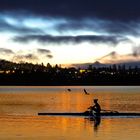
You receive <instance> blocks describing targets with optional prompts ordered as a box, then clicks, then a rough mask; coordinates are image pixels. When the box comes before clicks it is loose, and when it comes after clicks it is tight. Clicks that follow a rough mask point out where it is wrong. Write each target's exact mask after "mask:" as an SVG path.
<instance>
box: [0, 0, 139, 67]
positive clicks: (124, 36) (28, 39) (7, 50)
mask: <svg viewBox="0 0 140 140" xmlns="http://www.w3.org/2000/svg"><path fill="white" fill-rule="evenodd" d="M0 59H6V60H10V61H14V62H32V63H42V62H43V63H44V64H47V63H51V64H62V65H70V64H79V63H92V62H93V63H94V62H95V61H100V62H102V63H117V62H132V61H139V60H140V1H139V0H0Z"/></svg>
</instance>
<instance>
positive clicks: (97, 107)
mask: <svg viewBox="0 0 140 140" xmlns="http://www.w3.org/2000/svg"><path fill="white" fill-rule="evenodd" d="M93 101H94V105H93V106H90V107H89V108H88V109H90V113H91V115H93V116H94V117H95V118H96V117H99V116H100V112H101V107H100V105H99V104H98V99H94V100H93Z"/></svg>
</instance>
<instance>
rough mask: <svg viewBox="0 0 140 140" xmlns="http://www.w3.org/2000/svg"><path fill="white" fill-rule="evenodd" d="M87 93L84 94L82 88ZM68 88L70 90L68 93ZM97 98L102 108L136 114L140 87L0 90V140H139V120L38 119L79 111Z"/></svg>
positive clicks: (12, 88)
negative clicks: (44, 114) (39, 114)
mask: <svg viewBox="0 0 140 140" xmlns="http://www.w3.org/2000/svg"><path fill="white" fill-rule="evenodd" d="M84 88H85V89H86V90H87V92H89V93H90V94H89V95H86V94H85V93H84V92H83V89H84ZM68 89H71V91H68ZM93 98H98V99H99V103H100V104H101V107H102V109H106V110H117V111H120V112H140V87H139V86H137V87H135V86H131V87H127V86H126V87H125V86H122V87H121V86H117V87H113V86H74V87H72V86H71V87H68V86H63V87H7V86H5V87H3V86H1V87H0V140H19V139H21V140H22V139H23V140H87V139H88V140H93V139H94V140H104V139H106V140H118V139H120V140H124V139H127V140H139V139H140V133H139V130H140V118H119V117H116V118H101V122H100V124H99V125H98V126H97V127H95V124H94V121H93V120H89V119H87V118H84V117H74V116H68V117H65V116H61V117H60V116H53V117H52V116H38V115H37V113H38V112H82V111H85V110H86V109H87V108H88V106H90V105H91V104H92V100H93Z"/></svg>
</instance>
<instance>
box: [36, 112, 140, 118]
mask: <svg viewBox="0 0 140 140" xmlns="http://www.w3.org/2000/svg"><path fill="white" fill-rule="evenodd" d="M38 115H48V116H49V115H50V116H92V115H91V114H90V113H88V112H79V113H78V112H63V113H61V112H56V113H45V112H41V113H38ZM100 116H120V117H121V116H122V117H123V116H128V117H129V116H134V117H137V116H138V117H140V113H131V112H122V113H118V112H115V113H114V112H102V113H101V114H100Z"/></svg>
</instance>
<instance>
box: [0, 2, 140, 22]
mask: <svg viewBox="0 0 140 140" xmlns="http://www.w3.org/2000/svg"><path fill="white" fill-rule="evenodd" d="M0 9H1V10H0V11H26V12H30V13H32V14H38V15H48V16H60V17H69V18H83V17H95V16H96V17H100V18H105V19H111V20H112V19H113V20H123V21H130V20H137V19H139V18H140V1H139V0H123V1H122V0H24V1H23V0H22V1H19V0H0Z"/></svg>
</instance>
